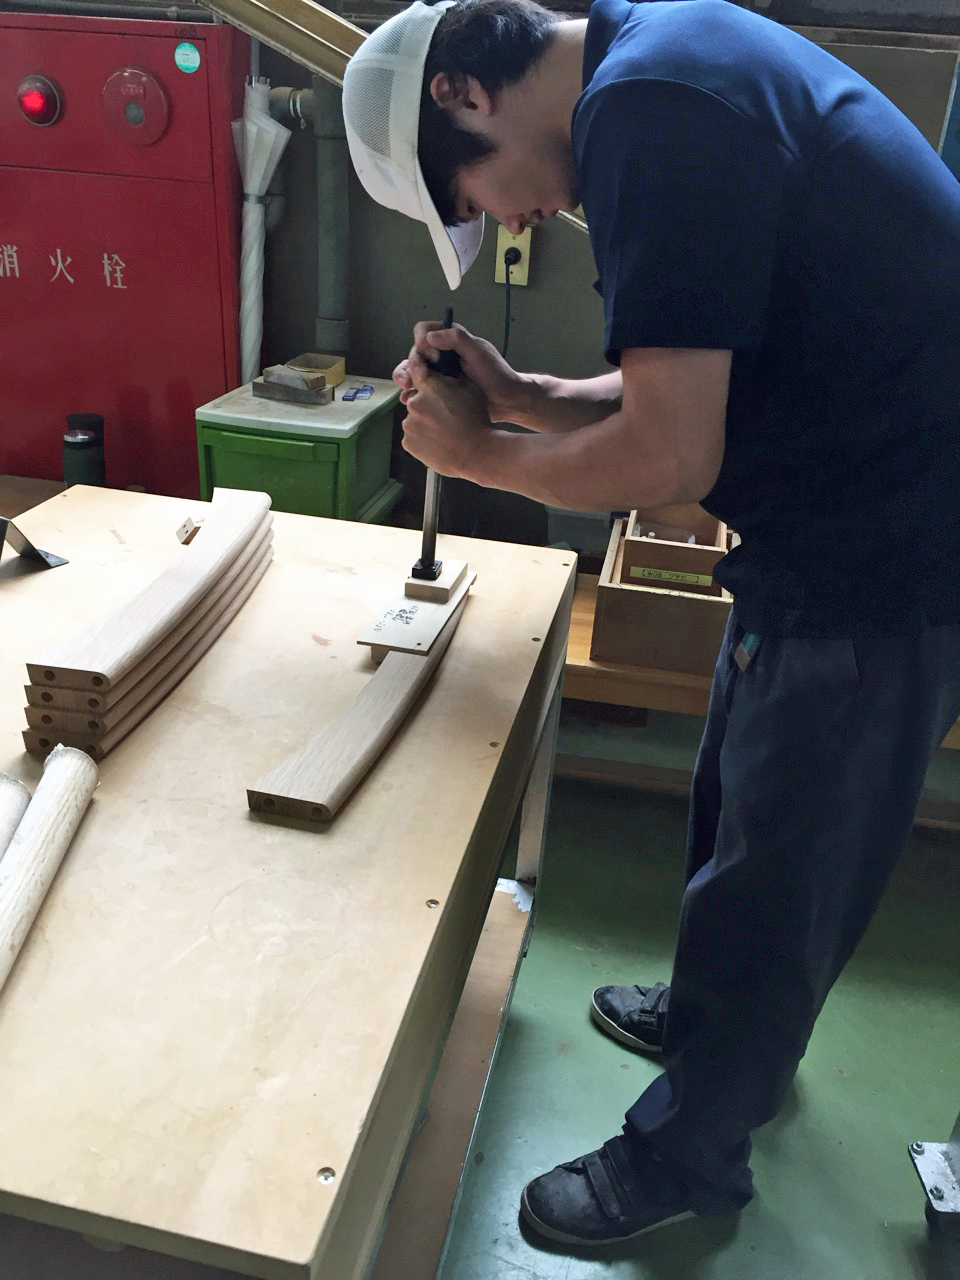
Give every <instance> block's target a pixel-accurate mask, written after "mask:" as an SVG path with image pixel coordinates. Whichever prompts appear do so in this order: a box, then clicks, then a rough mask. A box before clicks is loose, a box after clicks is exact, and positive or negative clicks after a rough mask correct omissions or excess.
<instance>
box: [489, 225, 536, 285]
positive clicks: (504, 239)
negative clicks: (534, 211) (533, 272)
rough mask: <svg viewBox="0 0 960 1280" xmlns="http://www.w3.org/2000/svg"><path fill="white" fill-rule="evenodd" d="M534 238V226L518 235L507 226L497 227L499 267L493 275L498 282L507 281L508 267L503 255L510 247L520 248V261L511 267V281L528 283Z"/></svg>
mask: <svg viewBox="0 0 960 1280" xmlns="http://www.w3.org/2000/svg"><path fill="white" fill-rule="evenodd" d="M532 238H533V228H532V227H527V228H526V230H524V231H521V232H520V234H519V235H518V236H514V235H511V234H510V232H509V231H508V230H507V228H506V227H497V269H496V271H495V272H494V276H493V278H494V280H495V281H496V283H497V284H506V283H507V268H506V266H505V265H504V261H503V255H504V254H505V253H506V251H507V250H508V249H510V248H517V249H519V250H520V261H519V262H518V263H516V264H515V265H514V266H512V267H511V268H510V283H511V284H526V283H527V274H528V272H529V270H530V241H531V239H532Z"/></svg>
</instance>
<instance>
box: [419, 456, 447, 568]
mask: <svg viewBox="0 0 960 1280" xmlns="http://www.w3.org/2000/svg"><path fill="white" fill-rule="evenodd" d="M441 482H442V477H441V476H439V475H438V474H437V473H436V471H432V470H431V469H430V468H429V467H428V468H427V488H426V492H425V493H424V497H423V543H422V544H421V549H420V563H421V564H422V565H424V566H426V565H431V564H433V563H434V562H435V561H436V558H437V524H438V522H439V519H440V485H441Z"/></svg>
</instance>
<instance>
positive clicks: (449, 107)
mask: <svg viewBox="0 0 960 1280" xmlns="http://www.w3.org/2000/svg"><path fill="white" fill-rule="evenodd" d="M430 96H431V97H432V98H433V100H434V102H435V103H436V104H437V106H438V107H443V108H444V110H446V111H475V112H476V113H477V115H478V116H491V115H493V99H492V98H491V97H490V95H489V93H487V91H486V89H484V87H483V85H482V84H481V83H480V81H479V80H477V79H475V78H474V77H473V76H448V75H447V74H446V73H445V72H443V71H439V72H437V74H436V75H435V76H434V77H433V79H432V80H431V82H430Z"/></svg>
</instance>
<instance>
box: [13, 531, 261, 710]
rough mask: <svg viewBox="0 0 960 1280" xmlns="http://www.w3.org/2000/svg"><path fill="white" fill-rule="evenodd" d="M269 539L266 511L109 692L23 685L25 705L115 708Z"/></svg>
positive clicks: (203, 617)
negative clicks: (211, 581)
mask: <svg viewBox="0 0 960 1280" xmlns="http://www.w3.org/2000/svg"><path fill="white" fill-rule="evenodd" d="M201 527H202V526H201ZM272 538H273V516H272V515H271V513H270V512H269V511H268V512H267V513H266V515H265V516H264V517H263V519H262V520H261V521H260V524H259V525H258V526H257V529H256V532H255V533H254V534H253V536H252V537H251V539H250V544H249V546H247V547H244V549H243V551H242V552H241V553H240V554H239V555H238V556H237V558H236V560H235V561H234V562H233V564H231V566H230V568H229V569H228V570H227V572H226V573H224V575H223V577H222V578H220V579H219V580H218V581H217V583H216V585H215V586H214V587H212V588H211V590H210V591H209V592H208V593H207V595H205V596H204V597H203V599H202V600H201V601H200V603H199V604H198V605H197V606H196V608H194V609H192V610H191V611H190V613H188V614H187V616H186V617H185V618H184V619H183V621H182V622H180V623H179V624H178V625H177V626H175V627H174V628H173V630H172V631H171V632H170V633H169V634H168V635H166V636H165V637H164V638H163V640H161V641H160V643H159V644H157V645H156V646H155V647H154V648H153V649H151V650H150V652H149V653H148V654H147V656H146V657H145V658H144V659H143V661H142V662H138V663H137V665H136V666H135V667H134V668H133V669H132V670H131V671H128V672H127V674H126V675H125V676H124V677H123V679H122V680H118V681H117V682H116V684H114V685H113V686H112V687H111V688H110V689H105V690H101V691H99V692H96V693H95V692H94V691H93V690H92V689H64V688H58V687H57V686H56V685H44V684H28V685H25V686H24V693H25V694H26V695H27V703H28V705H29V706H31V707H38V708H39V709H40V710H41V711H42V710H45V709H46V710H51V709H56V710H58V711H74V712H77V713H80V712H83V713H84V715H85V718H89V717H90V716H91V714H92V715H94V716H97V715H101V716H102V715H105V714H106V712H107V711H109V710H111V709H112V708H114V707H116V706H117V704H118V703H119V702H121V701H122V700H123V699H125V698H128V697H129V696H130V694H131V692H132V690H133V689H135V688H136V687H137V686H138V685H140V684H142V683H143V681H144V680H145V679H146V678H147V676H148V675H149V674H151V673H152V672H155V671H156V670H157V669H158V667H159V666H160V664H161V662H162V661H163V659H165V658H166V657H167V655H168V654H170V653H171V652H172V650H173V649H175V648H177V647H178V646H179V645H180V643H181V641H182V640H183V639H184V637H186V636H187V635H190V634H198V632H199V629H201V624H202V625H203V626H205V625H207V623H208V622H209V620H210V617H211V615H212V611H213V609H214V607H215V606H216V605H217V604H218V603H220V602H222V600H223V598H224V596H225V595H226V594H227V593H228V592H229V590H230V589H231V588H232V587H233V586H234V585H235V584H236V582H237V581H238V579H239V578H240V577H241V576H242V575H243V574H244V573H246V572H247V571H248V570H249V569H250V566H251V565H252V564H253V563H254V562H255V561H256V560H257V559H258V557H259V556H260V555H261V554H262V552H263V548H264V547H265V546H267V544H268V543H269V542H270V541H271V540H272ZM161 674H162V673H161ZM159 678H160V676H159V675H158V676H157V679H159Z"/></svg>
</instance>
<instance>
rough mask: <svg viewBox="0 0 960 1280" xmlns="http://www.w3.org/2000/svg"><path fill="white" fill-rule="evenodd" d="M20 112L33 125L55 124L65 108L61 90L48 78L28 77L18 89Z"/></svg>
mask: <svg viewBox="0 0 960 1280" xmlns="http://www.w3.org/2000/svg"><path fill="white" fill-rule="evenodd" d="M17 102H18V104H19V106H20V110H21V111H22V112H23V114H24V115H25V116H26V118H27V119H28V120H29V121H30V123H31V124H53V123H54V121H55V120H58V119H59V118H60V111H61V108H62V106H63V102H62V99H61V97H60V90H59V89H58V88H57V86H56V85H55V84H54V83H53V81H52V80H48V79H47V77H46V76H27V78H26V80H22V81H21V82H20V84H19V86H18V88H17Z"/></svg>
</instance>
